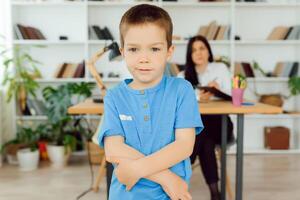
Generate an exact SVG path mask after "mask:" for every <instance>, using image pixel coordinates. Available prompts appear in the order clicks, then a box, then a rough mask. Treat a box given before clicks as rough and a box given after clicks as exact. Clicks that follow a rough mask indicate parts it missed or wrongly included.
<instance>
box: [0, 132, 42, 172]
mask: <svg viewBox="0 0 300 200" xmlns="http://www.w3.org/2000/svg"><path fill="white" fill-rule="evenodd" d="M39 139H40V129H39V128H36V129H34V128H31V127H21V128H19V130H18V132H17V136H16V138H15V139H12V140H10V141H8V142H6V143H5V144H4V145H3V147H2V149H1V151H6V153H8V155H9V156H11V155H12V153H14V154H16V155H17V160H18V164H19V169H20V170H21V171H31V170H35V169H37V167H38V164H39V155H40V154H39V150H38V141H39ZM15 145H17V146H18V148H15Z"/></svg>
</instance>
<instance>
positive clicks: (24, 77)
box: [0, 45, 41, 113]
mask: <svg viewBox="0 0 300 200" xmlns="http://www.w3.org/2000/svg"><path fill="white" fill-rule="evenodd" d="M28 52H29V47H27V46H25V47H24V46H19V45H16V46H14V48H12V49H4V48H2V51H1V53H0V56H2V57H3V65H4V79H3V82H2V85H4V86H7V92H6V101H7V102H10V101H11V99H12V98H13V97H16V99H17V100H18V105H19V109H20V111H21V113H22V112H23V111H24V110H25V107H26V97H27V96H28V95H32V96H33V97H36V94H35V92H36V90H37V89H38V88H39V84H38V82H37V81H36V80H35V79H36V78H40V77H41V73H40V71H39V70H38V68H37V65H38V64H40V62H39V61H37V60H35V59H34V58H32V56H31V55H30V54H29V53H28ZM11 53H12V54H13V55H14V56H13V57H12V56H10V55H11Z"/></svg>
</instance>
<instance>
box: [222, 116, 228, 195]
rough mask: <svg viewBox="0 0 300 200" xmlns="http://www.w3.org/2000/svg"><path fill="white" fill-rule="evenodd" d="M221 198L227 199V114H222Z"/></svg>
mask: <svg viewBox="0 0 300 200" xmlns="http://www.w3.org/2000/svg"><path fill="white" fill-rule="evenodd" d="M221 141H222V143H221V149H222V154H221V200H226V149H227V147H226V146H227V115H222V140H221Z"/></svg>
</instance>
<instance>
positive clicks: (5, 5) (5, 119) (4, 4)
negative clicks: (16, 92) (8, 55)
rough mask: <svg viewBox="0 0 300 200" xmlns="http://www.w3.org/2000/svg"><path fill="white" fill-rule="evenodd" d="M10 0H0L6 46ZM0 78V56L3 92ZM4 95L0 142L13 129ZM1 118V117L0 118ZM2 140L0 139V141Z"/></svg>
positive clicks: (1, 29)
mask: <svg viewBox="0 0 300 200" xmlns="http://www.w3.org/2000/svg"><path fill="white" fill-rule="evenodd" d="M10 1H11V0H0V35H2V36H4V37H5V40H3V39H1V40H0V41H1V45H3V44H4V45H5V46H6V47H7V48H9V47H10V46H11V44H12V42H11V41H12V38H11V35H12V34H11V30H10V27H11V25H10V23H11V18H10V6H9V5H10ZM2 80H3V65H2V60H1V57H0V91H1V92H3V90H4V89H5V88H3V86H2ZM4 99H5V96H3V98H2V100H3V101H2V105H0V106H1V113H0V115H2V123H0V124H1V127H0V144H1V143H2V142H4V141H6V140H7V139H9V138H12V137H13V136H14V135H13V131H12V127H13V122H12V106H11V105H6V103H5V101H4ZM0 120H1V118H0ZM1 140H2V141H1Z"/></svg>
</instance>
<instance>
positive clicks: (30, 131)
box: [1, 124, 47, 151]
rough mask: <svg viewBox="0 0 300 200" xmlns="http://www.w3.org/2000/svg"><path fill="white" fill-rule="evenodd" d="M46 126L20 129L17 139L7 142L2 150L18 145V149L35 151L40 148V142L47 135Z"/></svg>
mask: <svg viewBox="0 0 300 200" xmlns="http://www.w3.org/2000/svg"><path fill="white" fill-rule="evenodd" d="M46 130H47V128H46V125H45V124H39V125H38V126H37V127H35V128H32V127H20V128H19V129H18V131H17V135H16V138H14V139H12V140H9V141H7V142H6V143H5V144H4V145H3V146H2V148H1V151H3V150H4V149H6V148H9V146H10V145H18V148H25V147H26V148H30V150H31V151H35V150H37V148H38V141H39V140H40V139H41V138H43V136H44V135H45V134H46Z"/></svg>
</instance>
